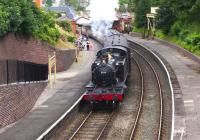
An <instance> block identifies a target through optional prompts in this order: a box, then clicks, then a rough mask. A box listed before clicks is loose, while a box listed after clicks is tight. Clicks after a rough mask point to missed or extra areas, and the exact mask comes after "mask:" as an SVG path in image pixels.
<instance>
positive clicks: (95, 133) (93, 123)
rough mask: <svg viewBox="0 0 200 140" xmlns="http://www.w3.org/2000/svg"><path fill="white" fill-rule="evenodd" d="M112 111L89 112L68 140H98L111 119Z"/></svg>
mask: <svg viewBox="0 0 200 140" xmlns="http://www.w3.org/2000/svg"><path fill="white" fill-rule="evenodd" d="M113 114H114V111H112V112H110V111H109V112H108V111H102V112H101V111H98V112H94V111H91V112H90V113H89V114H88V115H87V116H86V118H85V119H84V120H83V122H82V123H81V124H80V126H79V127H78V128H77V129H76V131H75V132H74V133H73V135H72V136H71V137H70V139H69V140H73V139H96V140H98V139H100V138H101V136H102V134H103V132H104V130H105V129H106V127H107V125H108V123H109V122H110V120H111V119H112V117H113Z"/></svg>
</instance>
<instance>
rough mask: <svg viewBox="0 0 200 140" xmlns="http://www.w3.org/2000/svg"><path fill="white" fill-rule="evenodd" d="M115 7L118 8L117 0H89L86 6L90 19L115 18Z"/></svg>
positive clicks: (110, 19) (109, 19)
mask: <svg viewBox="0 0 200 140" xmlns="http://www.w3.org/2000/svg"><path fill="white" fill-rule="evenodd" d="M115 8H118V0H91V1H90V5H89V7H87V9H88V10H90V17H91V20H92V21H98V20H106V21H113V20H115V19H116V17H115V15H116V14H115Z"/></svg>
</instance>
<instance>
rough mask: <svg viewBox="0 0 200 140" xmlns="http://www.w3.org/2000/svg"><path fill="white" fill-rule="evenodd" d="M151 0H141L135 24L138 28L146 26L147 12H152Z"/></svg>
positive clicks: (136, 11)
mask: <svg viewBox="0 0 200 140" xmlns="http://www.w3.org/2000/svg"><path fill="white" fill-rule="evenodd" d="M150 7H151V4H150V1H149V0H140V1H139V2H138V5H137V6H136V10H135V25H136V27H138V28H141V27H144V26H145V25H146V22H147V18H146V14H147V13H149V12H150Z"/></svg>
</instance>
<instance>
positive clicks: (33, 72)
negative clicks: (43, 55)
mask: <svg viewBox="0 0 200 140" xmlns="http://www.w3.org/2000/svg"><path fill="white" fill-rule="evenodd" d="M47 78H48V64H45V65H44V64H35V63H31V62H26V61H18V60H0V84H9V83H16V82H18V83H19V82H30V81H42V80H47Z"/></svg>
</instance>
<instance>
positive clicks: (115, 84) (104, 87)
mask: <svg viewBox="0 0 200 140" xmlns="http://www.w3.org/2000/svg"><path fill="white" fill-rule="evenodd" d="M96 56H97V57H96V60H95V61H94V63H93V64H92V66H91V70H92V80H91V82H90V83H89V84H88V85H87V86H86V92H85V94H84V96H83V100H84V101H88V102H90V103H91V105H94V104H95V103H99V102H106V103H112V104H113V106H115V105H116V104H117V103H119V102H121V101H122V100H123V96H124V94H125V91H126V89H127V86H126V82H127V79H128V76H129V73H130V70H131V66H130V63H131V62H130V61H131V59H130V49H129V48H128V44H127V40H126V38H125V37H124V36H123V35H122V34H121V33H119V32H117V31H115V30H110V33H109V35H108V36H107V37H106V39H105V40H104V47H103V48H102V49H101V50H99V51H98V52H97V55H96Z"/></svg>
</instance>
